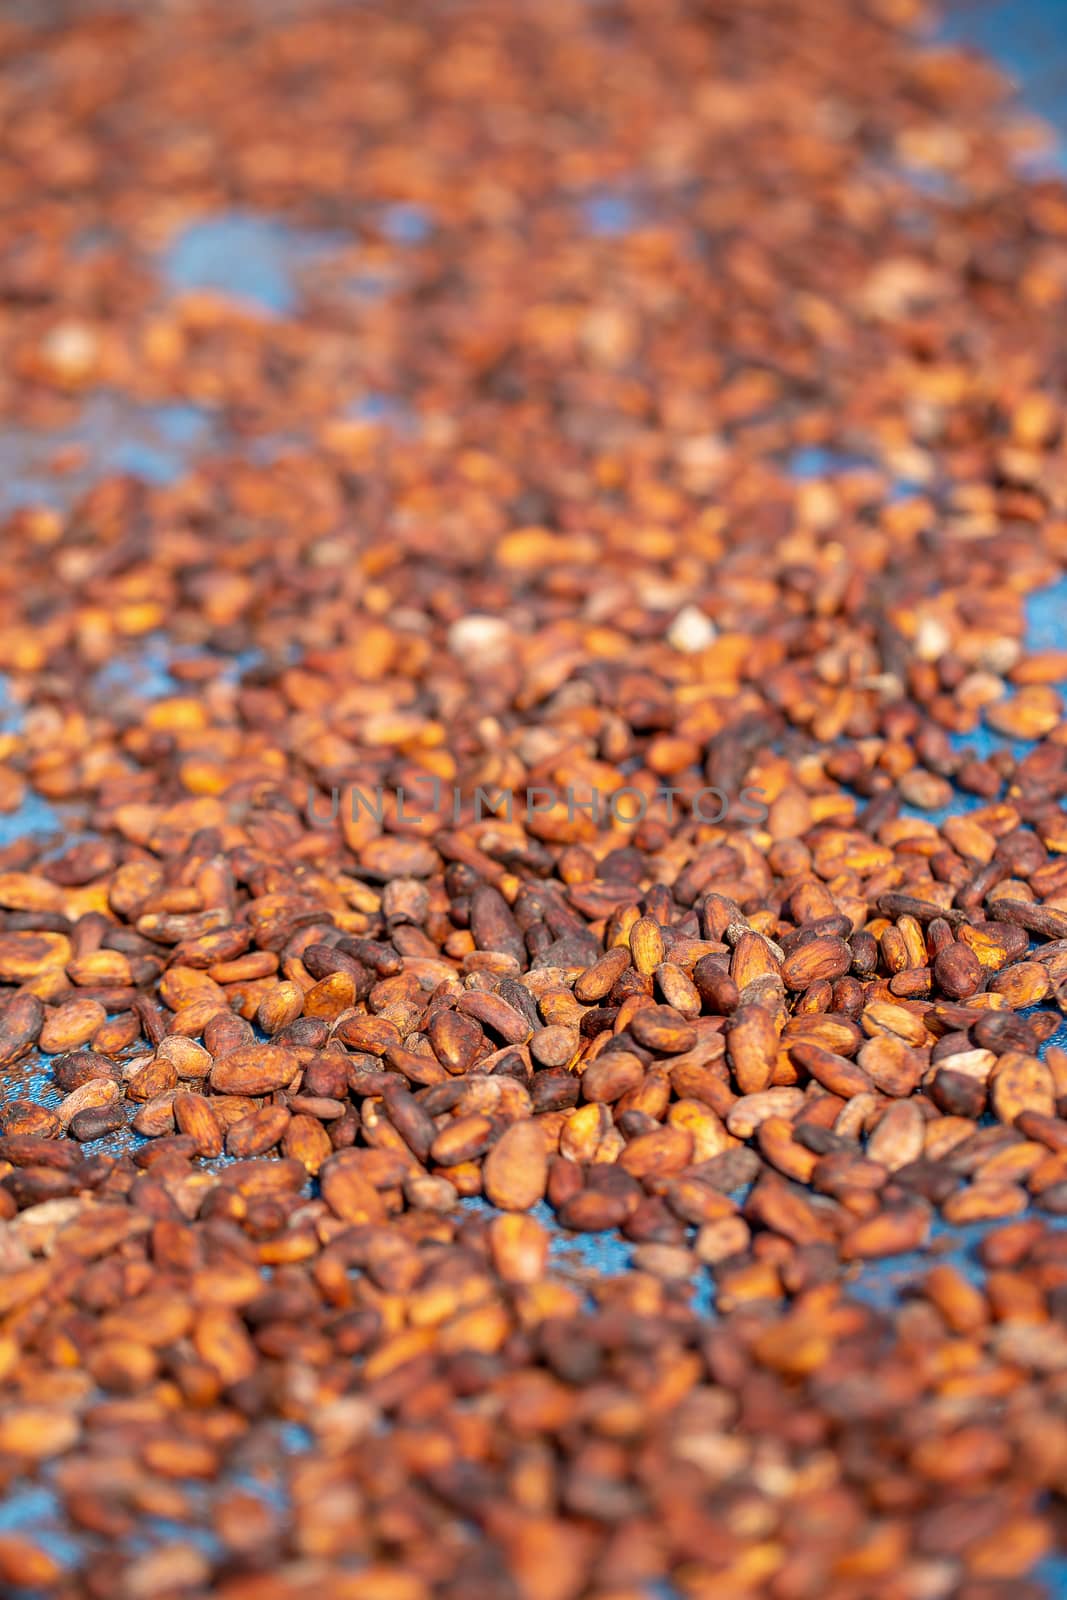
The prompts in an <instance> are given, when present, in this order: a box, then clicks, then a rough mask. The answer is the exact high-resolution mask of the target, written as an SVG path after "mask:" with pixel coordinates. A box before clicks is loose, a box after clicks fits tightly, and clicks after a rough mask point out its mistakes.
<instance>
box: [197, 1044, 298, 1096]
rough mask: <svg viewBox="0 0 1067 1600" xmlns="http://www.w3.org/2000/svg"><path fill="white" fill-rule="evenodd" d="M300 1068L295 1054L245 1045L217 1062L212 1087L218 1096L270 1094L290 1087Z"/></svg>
mask: <svg viewBox="0 0 1067 1600" xmlns="http://www.w3.org/2000/svg"><path fill="white" fill-rule="evenodd" d="M299 1067H300V1063H299V1060H298V1059H297V1057H296V1056H295V1055H294V1053H293V1052H292V1051H291V1050H286V1049H283V1048H282V1047H281V1046H280V1045H266V1044H253V1045H246V1046H244V1047H243V1048H241V1049H239V1050H231V1051H230V1052H229V1054H227V1055H223V1056H219V1057H218V1058H217V1059H216V1061H215V1065H214V1066H213V1067H212V1069H211V1087H212V1088H213V1089H215V1090H216V1091H217V1092H218V1093H219V1094H251V1095H257V1094H270V1093H271V1092H272V1091H273V1090H275V1089H284V1088H285V1087H286V1085H287V1084H289V1083H291V1082H292V1080H293V1078H294V1077H295V1076H296V1074H297V1072H298V1070H299Z"/></svg>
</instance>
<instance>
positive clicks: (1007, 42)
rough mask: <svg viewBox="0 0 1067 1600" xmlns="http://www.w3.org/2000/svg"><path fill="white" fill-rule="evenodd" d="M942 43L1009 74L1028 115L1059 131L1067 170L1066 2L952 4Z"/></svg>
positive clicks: (960, 0)
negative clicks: (985, 58)
mask: <svg viewBox="0 0 1067 1600" xmlns="http://www.w3.org/2000/svg"><path fill="white" fill-rule="evenodd" d="M937 37H938V38H939V39H943V40H946V41H949V42H952V43H955V44H965V45H969V46H970V47H971V48H972V49H974V50H978V51H981V52H982V53H983V54H985V55H987V56H990V57H992V58H993V59H994V60H995V61H996V63H997V65H998V66H999V67H1000V68H1001V70H1002V71H1004V72H1006V73H1008V74H1009V75H1010V77H1011V78H1012V80H1013V82H1014V84H1015V86H1016V88H1017V90H1018V91H1019V94H1020V98H1021V101H1022V103H1023V104H1024V105H1025V107H1026V109H1027V110H1028V111H1035V112H1037V113H1038V115H1039V116H1042V117H1044V118H1045V119H1046V120H1047V121H1048V122H1050V123H1051V124H1052V126H1053V127H1054V128H1056V129H1057V131H1058V132H1059V134H1060V136H1061V138H1060V144H1059V148H1058V150H1057V152H1056V155H1055V158H1054V159H1055V160H1056V161H1057V162H1058V164H1059V165H1060V166H1063V165H1067V7H1065V5H1064V0H951V3H950V4H948V5H947V6H946V8H945V11H944V14H943V15H942V17H941V20H940V23H939V26H938V29H937Z"/></svg>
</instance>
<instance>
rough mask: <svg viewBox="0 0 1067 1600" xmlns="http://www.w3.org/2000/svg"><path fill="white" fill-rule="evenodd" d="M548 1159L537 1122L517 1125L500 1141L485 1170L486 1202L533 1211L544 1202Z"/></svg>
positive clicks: (504, 1134)
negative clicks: (532, 1209)
mask: <svg viewBox="0 0 1067 1600" xmlns="http://www.w3.org/2000/svg"><path fill="white" fill-rule="evenodd" d="M547 1181H548V1157H547V1151H546V1148H545V1139H544V1134H543V1133H542V1131H541V1128H540V1126H539V1124H538V1123H537V1122H536V1121H533V1120H522V1121H519V1122H513V1123H512V1125H511V1127H510V1128H508V1129H506V1130H505V1132H504V1133H503V1134H502V1135H501V1136H500V1138H499V1139H498V1140H497V1141H496V1143H495V1144H494V1146H493V1148H492V1149H491V1150H490V1152H489V1154H488V1156H487V1157H486V1160H485V1165H484V1167H483V1169H482V1183H483V1185H484V1188H485V1195H486V1199H487V1200H489V1201H490V1202H491V1203H492V1204H493V1205H495V1206H499V1207H500V1209H501V1210H502V1211H529V1210H530V1208H531V1207H532V1206H534V1205H536V1204H537V1202H538V1201H539V1200H543V1199H544V1195H545V1186H546V1184H547Z"/></svg>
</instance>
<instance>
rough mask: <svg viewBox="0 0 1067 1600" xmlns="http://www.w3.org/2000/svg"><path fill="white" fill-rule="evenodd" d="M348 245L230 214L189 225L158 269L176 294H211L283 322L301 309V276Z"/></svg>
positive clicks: (273, 221)
mask: <svg viewBox="0 0 1067 1600" xmlns="http://www.w3.org/2000/svg"><path fill="white" fill-rule="evenodd" d="M345 243H347V241H346V240H345V239H344V238H343V237H341V236H338V235H334V234H330V233H326V232H324V231H321V230H316V229H310V228H308V229H301V228H295V227H293V226H292V225H291V224H290V223H288V222H285V221H284V220H283V219H282V218H280V217H263V216H257V215H255V214H254V213H250V212H242V211H229V212H223V213H222V214H220V215H219V216H214V217H204V218H202V219H201V220H200V221H198V222H192V223H189V224H188V226H186V227H185V228H183V229H182V230H181V232H180V233H178V234H177V235H176V236H175V237H174V238H173V239H172V240H171V242H170V244H169V245H168V246H167V248H166V250H165V251H164V253H163V256H162V259H161V262H160V266H161V270H162V273H163V276H164V277H165V279H166V280H167V282H168V283H169V285H170V287H171V288H172V289H173V290H176V291H179V292H182V291H188V290H194V289H210V290H214V291H215V292H216V293H219V294H225V295H230V296H233V297H234V298H235V299H237V300H242V301H245V302H246V303H247V304H249V305H251V306H255V307H257V308H258V309H259V310H260V311H263V312H266V313H267V314H268V315H270V316H278V317H284V316H288V315H289V314H290V313H291V312H293V311H296V310H297V309H298V307H299V304H300V293H299V283H298V278H299V273H300V271H301V270H302V269H303V268H305V267H308V266H310V265H311V264H312V263H314V262H315V261H319V260H322V259H323V258H324V257H326V256H328V255H330V254H332V253H333V252H334V251H335V250H337V249H338V248H340V247H341V246H343V245H344V244H345Z"/></svg>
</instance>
